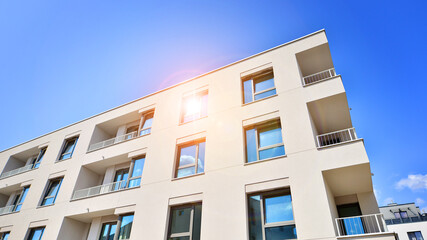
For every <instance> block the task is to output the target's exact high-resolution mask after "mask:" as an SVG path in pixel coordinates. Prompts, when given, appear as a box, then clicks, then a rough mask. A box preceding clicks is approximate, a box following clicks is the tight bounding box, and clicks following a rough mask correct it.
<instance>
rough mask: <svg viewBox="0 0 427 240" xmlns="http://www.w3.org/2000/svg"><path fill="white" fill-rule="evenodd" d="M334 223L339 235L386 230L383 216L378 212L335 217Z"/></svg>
mask: <svg viewBox="0 0 427 240" xmlns="http://www.w3.org/2000/svg"><path fill="white" fill-rule="evenodd" d="M335 223H336V226H337V230H338V235H339V236H348V235H363V234H371V233H383V232H388V229H387V225H386V223H385V221H384V217H383V215H382V214H380V213H379V214H371V215H362V216H355V217H346V218H336V219H335Z"/></svg>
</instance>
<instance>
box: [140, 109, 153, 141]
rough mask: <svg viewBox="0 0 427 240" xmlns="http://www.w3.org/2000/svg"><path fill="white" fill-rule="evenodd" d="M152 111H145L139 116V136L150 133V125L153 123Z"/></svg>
mask: <svg viewBox="0 0 427 240" xmlns="http://www.w3.org/2000/svg"><path fill="white" fill-rule="evenodd" d="M153 118H154V111H151V112H148V113H145V114H143V115H142V118H141V124H140V127H141V129H140V130H139V136H143V135H147V134H149V133H151V125H153Z"/></svg>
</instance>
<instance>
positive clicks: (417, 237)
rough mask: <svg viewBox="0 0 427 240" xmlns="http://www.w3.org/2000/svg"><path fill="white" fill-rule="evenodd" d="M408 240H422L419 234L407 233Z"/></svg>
mask: <svg viewBox="0 0 427 240" xmlns="http://www.w3.org/2000/svg"><path fill="white" fill-rule="evenodd" d="M408 237H409V240H424V238H423V235H422V234H421V232H419V231H418V232H408Z"/></svg>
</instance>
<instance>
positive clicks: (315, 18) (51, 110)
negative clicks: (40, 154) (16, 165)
mask: <svg viewBox="0 0 427 240" xmlns="http://www.w3.org/2000/svg"><path fill="white" fill-rule="evenodd" d="M425 2H426V1H418V2H416V1H409V2H408V1H407V2H402V1H394V2H393V1H384V2H383V3H379V1H329V2H326V1H299V0H298V1H286V0H282V1H247V0H246V1H186V0H181V1H131V0H128V1H105V0H103V1H79V0H74V1H42V0H40V1H25V2H23V1H1V2H0V34H1V37H0V81H1V87H0V104H1V105H0V106H1V118H0V133H1V138H0V149H6V148H8V147H11V146H14V145H16V144H19V143H21V142H24V141H27V140H30V139H32V138H34V137H37V136H40V135H42V134H45V133H47V132H50V131H53V130H55V129H58V128H60V127H63V126H66V125H68V124H71V123H74V122H76V121H79V120H82V119H83V118H87V117H89V116H92V115H94V114H97V113H100V112H102V111H105V110H107V109H110V108H112V107H116V106H118V105H121V104H123V103H126V102H129V101H132V100H134V99H137V98H139V97H141V96H144V95H146V94H149V93H152V92H154V91H156V90H159V89H162V88H165V87H167V86H170V85H173V84H175V83H178V82H181V81H183V80H185V79H188V78H190V77H193V76H196V75H199V74H201V73H204V72H207V71H210V70H212V69H215V68H217V67H220V66H223V65H226V64H228V63H231V62H233V61H236V60H239V59H242V58H245V57H247V56H250V55H252V54H255V53H258V52H261V51H263V50H266V49H268V48H271V47H274V46H276V45H279V44H281V43H284V42H287V41H290V40H293V39H295V38H298V37H301V36H303V35H306V34H309V33H311V32H314V31H317V30H319V29H322V28H325V29H326V33H327V36H328V39H329V42H330V43H329V44H330V48H331V51H332V58H333V61H334V65H335V68H336V70H337V72H338V73H340V74H342V76H343V81H344V85H345V87H346V90H347V96H348V100H349V104H350V107H351V108H352V109H353V110H352V111H351V114H352V118H353V123H354V126H355V127H356V130H357V134H358V135H359V136H361V137H363V138H365V145H366V149H367V152H368V154H369V157H370V160H371V166H372V172H373V173H374V174H375V176H374V177H373V180H374V187H375V190H376V192H377V198H378V202H379V204H381V205H382V204H384V203H386V202H387V201H389V200H390V198H392V199H393V200H394V201H396V202H399V203H404V202H413V201H416V200H417V199H418V200H417V202H418V203H419V205H420V206H421V207H422V208H427V157H426V154H425V153H424V150H426V148H427V124H426V123H427V120H426V116H427V113H426V108H427V104H426V102H427V101H426V100H427V94H426V90H427V89H426V88H427V83H426V82H427V77H426V69H427V68H426V67H427V64H426V60H425V59H426V56H427V47H426V45H427V17H426V13H425V9H426V8H427V6H426V3H425ZM4 160H5V159H2V160H1V161H4ZM424 201H425V202H424Z"/></svg>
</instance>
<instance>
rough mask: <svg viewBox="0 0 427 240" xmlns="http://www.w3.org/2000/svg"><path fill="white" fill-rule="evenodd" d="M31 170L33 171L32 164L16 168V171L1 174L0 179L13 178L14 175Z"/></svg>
mask: <svg viewBox="0 0 427 240" xmlns="http://www.w3.org/2000/svg"><path fill="white" fill-rule="evenodd" d="M31 169H33V165H32V164H30V165H26V166H23V167H20V168H17V169H13V170H11V171H8V172H4V173H2V174H1V175H0V179H2V178H7V177H10V176H13V175H16V174H20V173H23V172H27V171H30V170H31Z"/></svg>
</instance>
